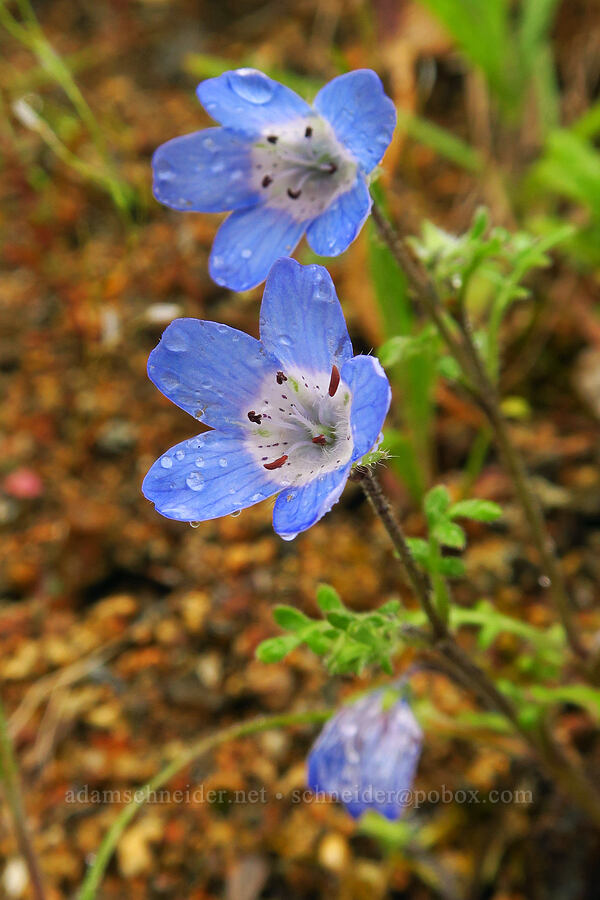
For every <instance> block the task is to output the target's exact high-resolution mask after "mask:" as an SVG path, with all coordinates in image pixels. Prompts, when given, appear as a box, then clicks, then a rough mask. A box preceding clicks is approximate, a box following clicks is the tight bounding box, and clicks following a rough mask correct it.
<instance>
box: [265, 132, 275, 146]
mask: <svg viewBox="0 0 600 900" xmlns="http://www.w3.org/2000/svg"><path fill="white" fill-rule="evenodd" d="M267 140H268V142H269V143H270V144H276V143H277V135H276V134H270V135H269V136H268V137H267Z"/></svg>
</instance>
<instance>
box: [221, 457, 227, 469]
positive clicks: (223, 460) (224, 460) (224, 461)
mask: <svg viewBox="0 0 600 900" xmlns="http://www.w3.org/2000/svg"><path fill="white" fill-rule="evenodd" d="M219 465H220V466H221V468H222V469H225V468H226V467H227V460H226V459H225V457H224V456H222V457H221V459H220V460H219Z"/></svg>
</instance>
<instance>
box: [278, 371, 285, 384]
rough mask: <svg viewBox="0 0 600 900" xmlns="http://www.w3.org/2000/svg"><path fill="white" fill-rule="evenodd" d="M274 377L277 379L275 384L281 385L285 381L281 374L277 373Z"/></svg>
mask: <svg viewBox="0 0 600 900" xmlns="http://www.w3.org/2000/svg"><path fill="white" fill-rule="evenodd" d="M275 377H276V378H277V384H283V382H284V381H287V376H286V375H284V374H283V372H278V373H277V375H276V376H275Z"/></svg>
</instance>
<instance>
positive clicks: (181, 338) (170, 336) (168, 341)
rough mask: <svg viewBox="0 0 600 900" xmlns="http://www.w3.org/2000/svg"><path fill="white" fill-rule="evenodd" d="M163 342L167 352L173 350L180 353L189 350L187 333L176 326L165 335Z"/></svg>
mask: <svg viewBox="0 0 600 900" xmlns="http://www.w3.org/2000/svg"><path fill="white" fill-rule="evenodd" d="M162 342H163V344H164V345H165V347H166V348H167V350H173V351H174V352H175V353H180V352H181V351H182V350H187V349H188V346H189V345H188V339H187V335H186V333H185V331H183V330H182V329H181V328H178V327H177V326H176V325H175V326H174V325H171V326H170V327H169V328H167V330H166V331H165V333H164V334H163V338H162Z"/></svg>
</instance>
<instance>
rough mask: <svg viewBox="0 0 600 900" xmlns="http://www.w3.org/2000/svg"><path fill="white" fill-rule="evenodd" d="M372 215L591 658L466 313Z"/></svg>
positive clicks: (574, 634)
mask: <svg viewBox="0 0 600 900" xmlns="http://www.w3.org/2000/svg"><path fill="white" fill-rule="evenodd" d="M372 214H373V220H374V222H375V225H376V227H377V230H378V232H379V235H380V236H381V238H382V239H383V240H384V242H385V243H386V244H387V246H388V248H389V249H390V251H391V253H392V255H393V256H394V259H395V260H396V262H397V263H398V265H399V266H400V268H401V269H402V270H403V271H404V273H405V275H406V277H407V279H408V282H409V285H410V287H411V289H412V291H413V294H414V296H415V298H416V299H417V301H418V303H419V305H420V306H421V307H422V309H423V310H424V312H425V313H426V315H427V316H428V317H429V318H430V319H431V320H432V321H433V323H434V324H435V326H436V328H437V329H438V331H439V333H440V335H441V337H442V338H443V340H444V342H445V343H446V346H447V347H448V350H449V351H450V353H451V354H452V356H453V357H454V359H455V360H456V361H457V363H458V364H459V366H460V368H461V370H462V372H463V375H464V376H465V377H466V379H467V381H468V383H469V386H470V388H471V390H472V391H473V392H474V394H475V397H476V399H477V401H478V403H479V405H480V406H481V408H482V410H483V412H484V413H485V415H486V416H487V418H488V421H489V422H490V425H491V426H492V429H493V432H494V434H495V437H496V441H497V444H498V447H499V450H500V452H501V454H502V457H503V459H504V462H505V465H506V467H507V469H508V471H509V472H510V475H511V478H512V481H513V484H514V488H515V491H516V494H517V497H518V499H519V502H520V504H521V507H522V509H523V513H524V516H525V519H526V521H527V524H528V526H529V530H530V532H531V537H532V540H533V543H534V545H535V548H536V550H537V553H538V556H539V560H540V564H541V566H542V569H543V572H544V575H545V576H546V578H547V579H548V582H549V584H548V588H549V591H550V595H551V597H552V602H553V604H554V606H555V609H556V611H557V613H558V616H559V617H560V620H561V623H562V625H563V628H564V630H565V634H566V636H567V640H568V642H569V645H570V647H571V649H572V651H573V653H574V654H575V655H576V656H577V657H578V658H579V659H580V660H585V659H586V658H587V657H588V652H587V649H586V647H585V646H584V644H583V643H582V641H581V638H580V636H579V634H578V631H577V628H576V626H575V623H574V622H573V617H572V611H571V603H570V599H569V596H568V593H567V589H566V585H565V579H564V575H563V572H562V567H561V565H560V563H559V561H558V559H557V557H556V553H555V550H554V544H553V541H552V539H551V537H550V535H549V533H548V530H547V528H546V523H545V522H544V518H543V516H542V513H541V511H540V507H539V504H538V502H537V499H536V497H535V494H534V493H533V491H532V488H531V485H530V483H529V479H528V476H527V471H526V469H525V465H524V463H523V460H522V459H521V456H520V454H519V452H518V451H517V449H516V447H515V445H514V444H513V442H512V439H511V436H510V432H509V429H508V425H507V423H506V420H505V418H504V416H503V414H502V411H501V408H500V399H499V397H498V394H497V391H496V387H495V385H494V384H493V382H492V381H491V379H490V377H489V375H488V373H487V371H486V369H485V366H484V365H483V363H482V361H481V358H480V356H479V353H478V351H477V348H476V346H475V344H474V341H473V336H472V334H471V331H470V329H469V327H468V324H467V323H466V320H465V318H464V317H462V318H460V320H459V321H458V322H455V321H453V323H452V324H450V322H449V320H448V317H447V314H446V311H445V309H444V307H443V304H442V301H441V299H440V297H439V295H438V292H437V290H436V287H435V285H434V284H433V282H432V280H431V278H430V277H429V275H428V274H427V272H426V271H425V269H424V268H423V267H422V266H421V264H420V263H419V262H418V261H417V260H416V259H415V257H414V256H413V255H412V254H411V252H410V250H409V249H408V247H407V246H406V244H405V243H404V240H403V239H402V238H401V236H400V235H399V234H398V233H397V232H396V231H395V229H394V228H393V227H392V226H391V225H390V223H389V222H388V220H387V219H386V218H385V216H384V215H383V213H382V212H381V210H380V209H379V207H378V206H377V204H376V203H374V204H373V211H372Z"/></svg>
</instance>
